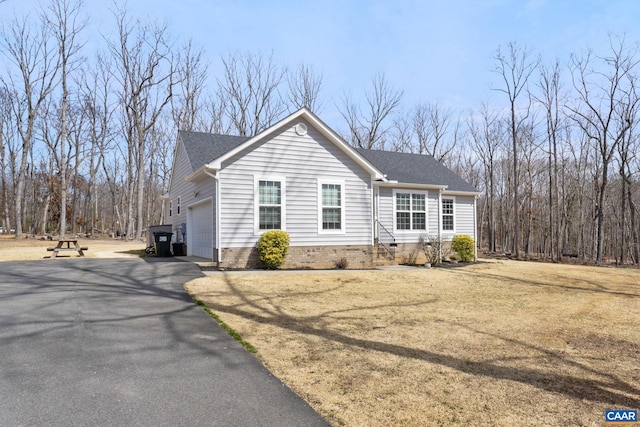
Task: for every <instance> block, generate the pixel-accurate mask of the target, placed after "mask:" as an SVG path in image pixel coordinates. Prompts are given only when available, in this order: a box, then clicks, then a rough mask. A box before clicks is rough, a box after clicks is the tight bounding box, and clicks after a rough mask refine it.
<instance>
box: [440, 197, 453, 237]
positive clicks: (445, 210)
mask: <svg viewBox="0 0 640 427" xmlns="http://www.w3.org/2000/svg"><path fill="white" fill-rule="evenodd" d="M454 205H455V200H454V199H451V198H446V199H445V198H443V199H442V231H454V230H455V222H454V214H453V210H454Z"/></svg>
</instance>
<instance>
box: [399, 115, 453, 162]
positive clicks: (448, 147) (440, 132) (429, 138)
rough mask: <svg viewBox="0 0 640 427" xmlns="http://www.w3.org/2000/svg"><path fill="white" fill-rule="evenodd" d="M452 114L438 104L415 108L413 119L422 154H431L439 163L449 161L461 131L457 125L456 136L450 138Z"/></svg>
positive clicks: (419, 150)
mask: <svg viewBox="0 0 640 427" xmlns="http://www.w3.org/2000/svg"><path fill="white" fill-rule="evenodd" d="M452 114H453V112H452V111H451V110H450V109H448V108H444V107H442V106H440V105H438V104H437V103H432V104H418V105H416V106H415V108H414V110H413V113H412V114H411V119H412V123H413V131H414V133H415V135H416V139H417V145H418V152H419V153H420V154H429V155H430V156H433V157H434V158H435V159H436V160H437V161H439V162H444V161H445V160H446V159H447V157H448V156H449V154H451V152H452V151H453V150H454V148H455V146H456V143H457V136H458V131H459V127H458V125H456V129H455V132H454V135H453V136H450V132H449V127H450V126H451V116H452ZM458 123H459V122H458Z"/></svg>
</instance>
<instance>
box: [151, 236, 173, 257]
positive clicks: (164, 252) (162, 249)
mask: <svg viewBox="0 0 640 427" xmlns="http://www.w3.org/2000/svg"><path fill="white" fill-rule="evenodd" d="M171 236H173V233H167V232H166V231H156V232H155V233H153V241H154V243H155V246H156V256H171Z"/></svg>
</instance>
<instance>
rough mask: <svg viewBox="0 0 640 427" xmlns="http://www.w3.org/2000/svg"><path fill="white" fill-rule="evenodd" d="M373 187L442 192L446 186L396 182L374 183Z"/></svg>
mask: <svg viewBox="0 0 640 427" xmlns="http://www.w3.org/2000/svg"><path fill="white" fill-rule="evenodd" d="M374 185H376V186H379V187H402V188H415V189H421V190H439V191H444V190H445V189H446V188H447V186H446V185H436V184H420V183H415V182H398V181H383V182H380V181H376V182H375V183H374Z"/></svg>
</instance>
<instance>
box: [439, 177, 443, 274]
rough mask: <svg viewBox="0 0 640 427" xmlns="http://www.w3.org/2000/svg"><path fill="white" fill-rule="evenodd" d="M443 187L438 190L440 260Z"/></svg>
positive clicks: (440, 249)
mask: <svg viewBox="0 0 640 427" xmlns="http://www.w3.org/2000/svg"><path fill="white" fill-rule="evenodd" d="M443 191H444V188H441V189H440V190H438V261H439V262H442V223H441V221H442V192H443Z"/></svg>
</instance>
